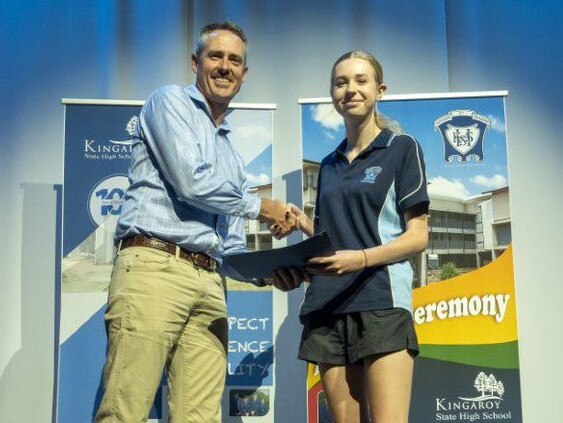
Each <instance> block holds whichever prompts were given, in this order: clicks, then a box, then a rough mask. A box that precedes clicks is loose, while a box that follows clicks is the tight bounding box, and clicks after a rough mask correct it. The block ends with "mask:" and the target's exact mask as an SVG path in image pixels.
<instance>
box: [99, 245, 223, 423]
mask: <svg viewBox="0 0 563 423" xmlns="http://www.w3.org/2000/svg"><path fill="white" fill-rule="evenodd" d="M105 321H106V329H107V334H108V353H107V359H106V364H105V367H104V374H103V378H104V395H103V398H102V401H101V404H100V407H99V409H98V412H97V415H96V418H95V422H96V423H102V422H103V423H110V422H111V423H114V422H115V423H117V422H120V423H133V422H145V421H146V420H147V418H148V414H149V411H150V408H151V406H152V404H153V402H154V397H155V393H156V390H157V389H158V386H159V383H160V380H161V377H162V374H163V370H164V371H165V372H166V376H167V380H168V389H169V397H168V406H169V410H170V422H171V423H219V422H220V421H221V405H220V404H221V397H222V393H223V388H224V383H225V373H226V362H227V352H226V351H227V312H226V305H225V290H224V284H223V280H222V278H221V276H220V275H219V274H218V273H216V272H210V271H207V270H205V269H202V268H198V267H195V266H194V265H193V264H192V263H191V262H189V261H186V260H184V259H181V258H179V257H178V256H174V255H171V254H168V253H166V252H163V251H159V250H155V249H152V248H148V247H129V248H126V249H123V250H121V251H119V252H118V256H117V258H116V261H115V265H114V270H113V274H112V279H111V283H110V287H109V296H108V306H107V310H106V314H105Z"/></svg>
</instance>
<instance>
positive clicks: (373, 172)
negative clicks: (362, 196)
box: [360, 166, 383, 184]
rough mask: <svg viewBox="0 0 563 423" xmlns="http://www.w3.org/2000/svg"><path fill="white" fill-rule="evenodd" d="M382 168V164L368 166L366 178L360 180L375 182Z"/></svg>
mask: <svg viewBox="0 0 563 423" xmlns="http://www.w3.org/2000/svg"><path fill="white" fill-rule="evenodd" d="M382 170H383V169H382V168H381V167H380V166H372V167H368V168H367V169H366V173H365V175H364V179H362V180H361V181H360V182H365V183H368V184H373V183H375V179H376V178H377V175H379V174H380V173H381V171H382Z"/></svg>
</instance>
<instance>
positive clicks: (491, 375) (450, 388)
mask: <svg viewBox="0 0 563 423" xmlns="http://www.w3.org/2000/svg"><path fill="white" fill-rule="evenodd" d="M506 95H507V93H506V92H492V93H470V94H467V95H466V94H464V95H463V96H461V95H456V94H455V93H452V94H437V95H432V94H429V95H424V96H423V95H417V96H408V95H404V96H386V97H385V98H384V99H383V101H382V102H380V103H379V105H378V107H379V112H380V113H383V114H384V115H386V116H387V117H388V118H390V119H391V120H393V121H395V122H396V123H398V125H399V127H400V128H401V132H403V133H406V134H409V135H411V136H413V137H414V138H415V139H416V140H417V141H418V143H419V145H420V147H421V149H422V152H423V155H424V160H425V164H426V175H427V184H428V186H427V188H428V193H429V196H430V210H429V220H428V237H429V242H428V247H427V248H426V251H424V252H422V253H421V254H419V255H418V256H416V257H414V258H413V259H411V260H410V263H411V267H412V269H413V273H414V280H413V288H414V292H413V309H412V310H411V311H412V313H413V318H414V321H415V327H416V331H417V335H418V339H419V343H420V355H419V357H418V358H417V360H416V362H415V375H414V384H413V395H412V402H411V419H410V420H411V421H416V422H418V421H421V422H434V421H436V422H437V421H449V420H451V421H453V420H455V421H461V422H464V421H466V422H472V421H475V420H488V421H491V422H496V421H498V422H506V421H509V422H521V420H522V417H521V414H522V413H521V403H520V382H519V370H518V337H517V330H516V298H515V294H514V278H513V264H512V242H511V241H512V238H511V216H510V207H509V204H510V203H509V198H510V184H509V175H508V169H507V152H506V150H507V147H506V143H507V136H506V119H505V112H504V110H505V108H504V97H505V96H506ZM300 104H301V119H302V136H303V139H302V143H303V209H304V210H305V212H306V213H307V214H308V215H309V217H312V216H313V212H314V207H315V199H316V188H317V186H316V180H317V176H318V172H319V167H320V162H321V161H322V159H323V158H324V157H325V156H326V155H328V154H329V153H330V152H332V151H333V150H334V149H335V148H336V147H337V146H338V144H339V143H340V142H342V140H343V139H344V136H345V135H344V122H343V120H342V118H341V116H340V115H339V114H338V113H337V112H336V110H335V109H334V107H333V106H332V103H331V101H330V99H329V98H327V99H314V100H307V99H304V100H300ZM307 386H308V411H309V423H311V422H315V423H317V422H320V421H323V422H324V421H327V422H329V421H331V420H330V415H328V417H327V414H326V413H324V412H321V411H322V410H323V406H322V401H321V400H320V399H319V398H320V397H319V395H321V393H322V384H321V382H320V377H319V375H318V372H317V370H316V369H315V368H314V367H313V366H311V368H310V369H309V372H308V382H307ZM321 416H324V417H321Z"/></svg>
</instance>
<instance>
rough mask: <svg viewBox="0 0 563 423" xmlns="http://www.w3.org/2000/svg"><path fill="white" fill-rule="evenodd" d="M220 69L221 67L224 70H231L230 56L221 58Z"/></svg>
mask: <svg viewBox="0 0 563 423" xmlns="http://www.w3.org/2000/svg"><path fill="white" fill-rule="evenodd" d="M219 69H221V70H222V71H228V70H229V59H228V58H226V57H225V58H223V59H221V61H220V62H219Z"/></svg>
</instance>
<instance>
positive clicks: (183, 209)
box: [95, 22, 288, 423]
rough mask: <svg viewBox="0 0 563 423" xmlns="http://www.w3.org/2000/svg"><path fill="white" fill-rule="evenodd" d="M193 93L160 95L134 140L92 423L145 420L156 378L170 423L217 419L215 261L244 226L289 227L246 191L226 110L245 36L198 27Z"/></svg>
mask: <svg viewBox="0 0 563 423" xmlns="http://www.w3.org/2000/svg"><path fill="white" fill-rule="evenodd" d="M191 62H192V63H191V65H192V69H193V71H194V72H195V74H196V83H195V85H192V86H188V87H185V88H181V87H178V86H166V87H162V88H160V89H158V90H156V91H155V92H154V93H153V94H152V95H151V96H150V98H149V99H148V100H147V102H146V104H145V106H144V107H143V109H142V111H141V114H140V117H139V125H138V128H137V133H136V135H135V136H134V137H133V145H132V158H131V165H130V169H129V179H130V182H131V186H130V188H129V190H128V191H127V194H126V196H125V201H124V205H123V211H122V214H121V216H120V219H119V221H118V224H117V231H116V242H117V244H118V253H117V257H116V260H115V265H114V270H113V274H112V280H111V283H110V287H109V295H108V306H107V310H106V314H105V319H106V329H107V333H108V355H107V359H106V364H105V367H104V375H103V376H104V396H103V398H102V401H101V404H100V407H99V409H98V412H97V415H96V418H95V422H97V423H101V422H137V421H146V419H147V417H148V413H149V410H150V408H151V405H152V403H153V401H154V396H155V392H156V390H157V389H158V386H159V382H160V380H161V376H162V372H163V370H165V371H166V374H167V378H168V388H169V398H168V403H169V409H170V418H171V422H186V423H187V422H197V423H210V422H211V423H212V422H219V421H220V419H221V411H220V401H221V396H222V392H223V387H224V379H225V373H226V355H227V320H226V318H227V312H226V305H225V295H224V284H223V281H224V279H223V277H222V276H221V274H220V273H219V266H220V262H221V256H222V255H224V254H228V253H233V252H238V251H244V248H245V239H244V219H245V218H248V219H256V218H259V219H260V220H261V221H263V222H267V223H269V224H270V225H279V226H280V227H282V228H287V225H288V222H286V220H285V214H286V210H285V204H283V203H281V202H279V201H272V200H268V199H260V198H258V197H257V196H254V195H251V194H249V193H248V192H247V190H246V176H245V175H246V172H245V168H244V163H243V161H242V158H241V157H240V155H239V154H238V153H237V152H236V151H235V150H234V149H233V147H232V145H231V144H230V142H229V138H228V136H229V132H230V128H229V125H228V123H227V122H226V121H225V116H226V115H227V107H228V105H229V102H230V101H231V100H232V99H233V97H234V96H235V95H236V93H237V92H238V91H239V89H240V87H241V84H242V82H243V81H244V78H245V75H246V72H247V66H246V38H245V35H244V33H243V32H242V30H241V29H240V28H239V27H238V26H236V25H234V24H232V23H230V22H224V23H217V24H211V25H208V26H206V27H205V28H203V30H202V31H201V35H200V39H199V42H198V44H197V47H196V52H195V54H194V55H192V59H191Z"/></svg>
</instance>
